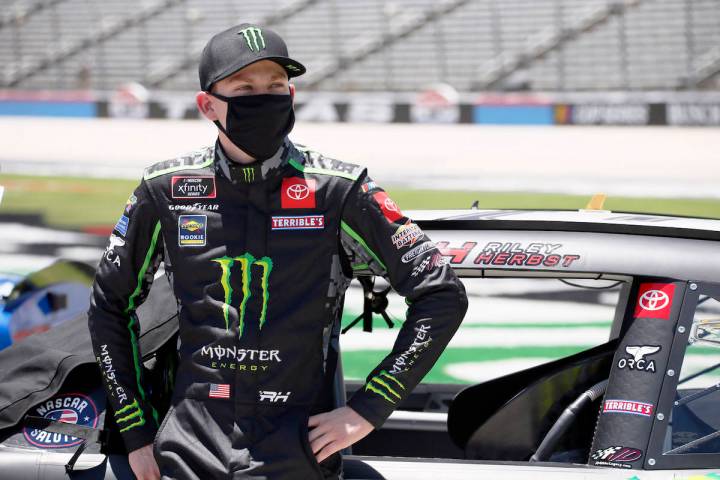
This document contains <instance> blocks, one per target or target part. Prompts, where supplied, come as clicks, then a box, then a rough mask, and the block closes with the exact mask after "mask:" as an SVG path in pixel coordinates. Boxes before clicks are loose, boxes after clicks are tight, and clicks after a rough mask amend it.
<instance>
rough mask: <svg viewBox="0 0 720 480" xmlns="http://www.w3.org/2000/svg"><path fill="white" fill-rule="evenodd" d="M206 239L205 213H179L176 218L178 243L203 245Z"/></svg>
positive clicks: (189, 245)
mask: <svg viewBox="0 0 720 480" xmlns="http://www.w3.org/2000/svg"><path fill="white" fill-rule="evenodd" d="M206 241H207V215H180V217H179V218H178V245H179V246H181V247H204V246H205V244H206Z"/></svg>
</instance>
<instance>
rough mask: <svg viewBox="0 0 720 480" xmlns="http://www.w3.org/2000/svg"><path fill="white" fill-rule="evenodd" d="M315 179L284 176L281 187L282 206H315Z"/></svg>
mask: <svg viewBox="0 0 720 480" xmlns="http://www.w3.org/2000/svg"><path fill="white" fill-rule="evenodd" d="M316 188H317V184H316V182H315V180H312V179H305V178H299V177H290V178H283V180H282V186H281V187H280V190H281V195H280V206H281V207H282V208H315V206H316V202H315V190H316Z"/></svg>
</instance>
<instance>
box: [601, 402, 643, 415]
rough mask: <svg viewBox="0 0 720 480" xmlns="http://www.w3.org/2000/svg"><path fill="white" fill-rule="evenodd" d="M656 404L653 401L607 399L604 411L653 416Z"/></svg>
mask: <svg viewBox="0 0 720 480" xmlns="http://www.w3.org/2000/svg"><path fill="white" fill-rule="evenodd" d="M653 408H654V405H653V404H652V403H644V402H634V401H632V400H605V404H604V406H603V412H604V413H629V414H632V415H641V416H643V417H652V414H653Z"/></svg>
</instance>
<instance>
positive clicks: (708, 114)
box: [666, 103, 720, 127]
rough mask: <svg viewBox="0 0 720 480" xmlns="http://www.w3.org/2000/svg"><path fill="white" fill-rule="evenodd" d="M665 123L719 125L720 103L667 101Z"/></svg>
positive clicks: (703, 125)
mask: <svg viewBox="0 0 720 480" xmlns="http://www.w3.org/2000/svg"><path fill="white" fill-rule="evenodd" d="M666 108H667V113H666V115H667V125H687V126H698V127H717V126H720V103H668V104H667V106H666Z"/></svg>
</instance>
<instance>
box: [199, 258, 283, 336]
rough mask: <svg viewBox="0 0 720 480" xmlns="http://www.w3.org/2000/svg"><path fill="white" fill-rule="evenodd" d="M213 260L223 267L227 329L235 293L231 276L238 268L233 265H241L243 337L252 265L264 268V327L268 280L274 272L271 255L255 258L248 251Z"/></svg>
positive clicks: (239, 328) (239, 330) (261, 321)
mask: <svg viewBox="0 0 720 480" xmlns="http://www.w3.org/2000/svg"><path fill="white" fill-rule="evenodd" d="M212 261H213V262H216V263H218V264H219V265H220V268H221V269H222V273H221V277H220V284H221V285H222V287H223V291H224V292H225V302H224V303H223V308H222V309H223V318H225V330H226V331H227V330H229V329H230V303H231V302H232V295H233V289H232V286H231V285H230V276H231V275H232V272H233V270H237V268H235V269H233V266H234V265H235V264H239V265H240V274H241V275H242V282H241V283H242V300H241V301H240V306H239V307H238V317H239V322H238V337H242V335H243V330H244V329H245V308H246V307H247V302H248V300H250V295H251V291H250V282H251V281H252V277H253V274H252V266H253V265H258V266H259V267H260V268H261V269H262V274H261V276H260V289H261V290H262V310H261V311H260V321H259V327H258V328H260V329H262V327H263V324H264V323H265V319H266V316H267V306H268V298H269V293H268V281H269V280H270V272H272V268H273V262H272V260H271V259H270V257H262V258H259V259H258V258H255V257H253V256H252V255H251V254H249V253H246V254H244V255H240V256H239V257H228V256H224V257H219V258H213V259H212Z"/></svg>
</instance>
